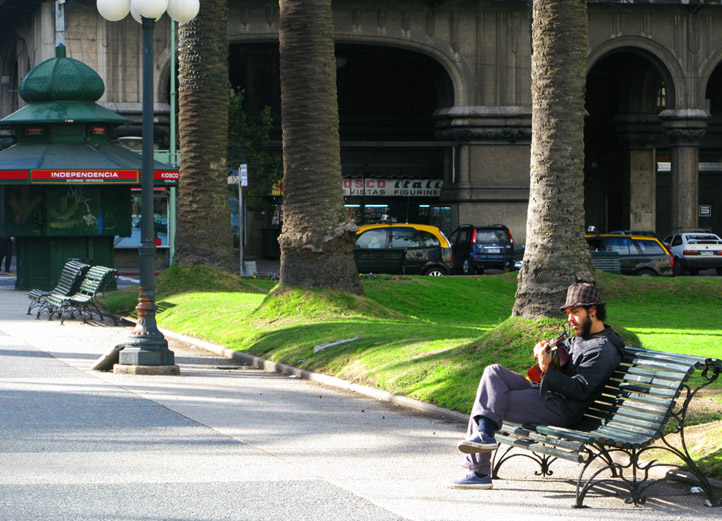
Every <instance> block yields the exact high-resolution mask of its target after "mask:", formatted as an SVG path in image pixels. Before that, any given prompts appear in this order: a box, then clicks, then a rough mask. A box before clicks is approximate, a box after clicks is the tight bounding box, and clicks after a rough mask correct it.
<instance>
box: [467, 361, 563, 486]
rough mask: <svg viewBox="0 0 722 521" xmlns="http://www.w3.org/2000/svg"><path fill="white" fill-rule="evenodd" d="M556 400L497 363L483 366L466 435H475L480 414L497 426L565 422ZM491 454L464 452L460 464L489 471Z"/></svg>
mask: <svg viewBox="0 0 722 521" xmlns="http://www.w3.org/2000/svg"><path fill="white" fill-rule="evenodd" d="M559 400H560V399H559V398H558V397H556V396H553V395H549V394H547V395H546V396H542V395H541V393H540V392H539V388H538V387H532V383H531V382H530V381H529V380H527V379H526V378H524V377H523V376H522V375H520V374H519V373H515V372H513V371H510V370H509V369H507V368H506V367H504V366H502V365H498V364H494V365H490V366H487V367H486V369H484V374H483V375H482V376H481V380H480V381H479V388H478V389H477V391H476V400H474V406H473V407H472V409H471V414H470V416H469V425H468V427H467V430H466V438H467V439H471V438H473V437H474V436H476V434H477V432H478V421H479V418H480V417H482V416H485V417H487V418H489V419H490V420H492V421H494V422H496V423H497V425H499V427H501V425H502V423H503V422H504V420H508V421H510V422H515V423H543V424H547V425H560V426H565V425H566V424H567V419H566V418H565V417H564V413H563V411H562V406H561V403H560V401H559ZM491 454H492V453H491V452H480V453H477V454H467V455H466V458H465V461H464V463H463V466H464V467H466V468H467V469H470V470H473V471H474V472H478V473H480V474H490V473H491Z"/></svg>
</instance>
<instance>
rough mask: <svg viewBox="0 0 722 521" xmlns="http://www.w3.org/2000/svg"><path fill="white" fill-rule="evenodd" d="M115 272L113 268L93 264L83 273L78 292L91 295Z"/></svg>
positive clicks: (101, 287) (106, 282)
mask: <svg viewBox="0 0 722 521" xmlns="http://www.w3.org/2000/svg"><path fill="white" fill-rule="evenodd" d="M116 273H117V271H116V270H114V269H113V268H106V267H105V266H93V267H92V268H90V269H89V270H88V272H87V273H86V274H85V278H84V279H83V282H82V283H81V284H80V289H79V290H78V293H79V294H82V295H85V296H88V297H93V296H95V294H96V293H98V291H100V290H101V289H103V288H104V287H105V286H106V285H107V284H108V283H109V282H110V280H111V279H112V277H114V276H115V274H116Z"/></svg>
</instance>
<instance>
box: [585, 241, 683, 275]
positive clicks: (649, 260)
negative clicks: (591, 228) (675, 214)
mask: <svg viewBox="0 0 722 521" xmlns="http://www.w3.org/2000/svg"><path fill="white" fill-rule="evenodd" d="M585 238H586V240H587V244H588V245H589V250H590V252H591V255H592V262H594V264H595V266H597V267H598V269H601V270H603V271H612V270H611V269H610V266H612V265H616V259H617V258H618V259H619V272H620V273H621V274H622V275H639V276H641V277H659V276H673V275H674V270H673V258H672V256H671V255H670V254H669V252H668V251H667V249H666V248H665V247H664V245H663V244H662V243H661V242H660V241H659V240H658V239H657V238H656V237H650V236H647V235H622V234H613V233H605V234H587V235H586V236H585ZM604 261H615V262H614V264H612V263H611V262H609V263H608V264H606V266H605V264H604Z"/></svg>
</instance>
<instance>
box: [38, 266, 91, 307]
mask: <svg viewBox="0 0 722 521" xmlns="http://www.w3.org/2000/svg"><path fill="white" fill-rule="evenodd" d="M89 269H90V265H89V264H86V263H84V262H80V261H79V260H77V259H70V260H68V261H67V262H66V263H65V265H64V266H63V269H62V271H61V272H60V279H59V280H58V283H57V285H56V286H55V287H54V288H53V289H52V290H50V291H45V290H42V289H33V290H31V291H30V292H29V293H28V298H29V299H30V305H29V306H28V312H27V314H28V315H30V312H31V311H32V310H33V308H37V309H38V311H37V315H36V317H35V318H40V315H41V314H42V313H43V312H47V313H50V308H49V307H48V306H47V303H46V298H47V297H48V296H50V295H53V294H55V295H62V296H66V297H67V296H70V295H72V294H73V293H75V292H76V291H78V288H79V287H80V283H81V282H82V280H83V277H85V274H86V273H87V271H88V270H89Z"/></svg>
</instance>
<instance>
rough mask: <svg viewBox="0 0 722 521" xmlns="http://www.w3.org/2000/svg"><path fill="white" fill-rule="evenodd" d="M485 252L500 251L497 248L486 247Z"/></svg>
mask: <svg viewBox="0 0 722 521" xmlns="http://www.w3.org/2000/svg"><path fill="white" fill-rule="evenodd" d="M486 253H501V250H500V249H499V248H487V249H486Z"/></svg>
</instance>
